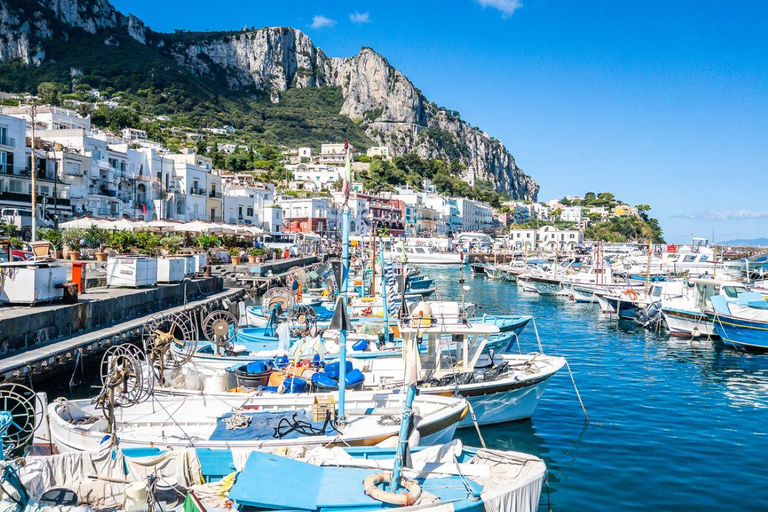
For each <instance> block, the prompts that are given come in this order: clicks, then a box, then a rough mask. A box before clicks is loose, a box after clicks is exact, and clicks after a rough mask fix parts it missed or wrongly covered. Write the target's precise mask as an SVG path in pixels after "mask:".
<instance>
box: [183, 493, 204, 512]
mask: <svg viewBox="0 0 768 512" xmlns="http://www.w3.org/2000/svg"><path fill="white" fill-rule="evenodd" d="M183 507H184V512H206V511H205V507H204V506H203V504H202V503H201V502H200V499H198V497H197V496H195V494H194V493H193V492H191V491H190V493H189V494H187V497H186V498H185V499H184V505H183Z"/></svg>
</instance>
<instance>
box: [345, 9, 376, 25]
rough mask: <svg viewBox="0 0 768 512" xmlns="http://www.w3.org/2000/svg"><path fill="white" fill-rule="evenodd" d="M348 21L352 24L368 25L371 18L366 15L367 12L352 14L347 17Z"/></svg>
mask: <svg viewBox="0 0 768 512" xmlns="http://www.w3.org/2000/svg"><path fill="white" fill-rule="evenodd" d="M349 21H351V22H352V23H370V21H371V17H370V16H369V15H368V13H367V12H362V13H360V12H357V11H355V12H353V13H352V14H350V15H349Z"/></svg>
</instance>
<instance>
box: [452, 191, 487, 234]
mask: <svg viewBox="0 0 768 512" xmlns="http://www.w3.org/2000/svg"><path fill="white" fill-rule="evenodd" d="M456 203H457V204H458V207H459V213H461V222H462V230H463V231H483V230H486V229H492V228H493V208H491V206H490V205H489V204H488V203H484V202H482V201H475V200H473V199H466V198H463V197H462V198H459V199H457V200H456Z"/></svg>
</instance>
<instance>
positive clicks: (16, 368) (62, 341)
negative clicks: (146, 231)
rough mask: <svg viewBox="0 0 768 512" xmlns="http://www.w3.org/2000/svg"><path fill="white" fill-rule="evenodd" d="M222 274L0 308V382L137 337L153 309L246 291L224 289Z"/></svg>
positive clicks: (191, 305) (211, 301)
mask: <svg viewBox="0 0 768 512" xmlns="http://www.w3.org/2000/svg"><path fill="white" fill-rule="evenodd" d="M222 290H223V287H222V280H221V279H220V278H216V277H212V278H200V279H192V280H189V281H185V282H182V283H176V284H169V285H159V286H157V287H153V288H146V289H124V288H113V289H107V288H96V289H92V290H88V292H87V293H85V294H84V295H81V296H80V301H79V302H78V303H77V304H53V305H48V306H38V307H4V308H0V350H1V351H2V352H0V357H2V359H0V382H2V381H8V380H20V379H23V378H27V375H28V374H32V375H37V374H41V373H46V372H49V371H51V370H53V369H56V368H58V367H62V366H64V365H67V364H70V363H72V362H74V359H75V357H76V356H77V351H78V350H80V351H81V354H80V355H83V356H87V355H91V354H95V353H98V352H99V351H101V350H104V349H106V348H108V347H109V346H111V345H114V344H119V343H123V342H127V341H131V340H134V339H137V338H138V337H140V336H141V328H142V326H143V324H144V323H145V322H146V320H148V319H149V317H150V316H151V315H152V314H155V313H157V312H160V311H163V312H166V313H167V312H173V311H176V310H178V311H181V310H182V309H197V308H200V307H204V306H205V307H208V308H211V307H220V305H221V303H222V301H223V300H229V301H233V300H238V299H239V298H241V297H242V296H243V295H244V292H243V290H241V289H233V290H228V291H222Z"/></svg>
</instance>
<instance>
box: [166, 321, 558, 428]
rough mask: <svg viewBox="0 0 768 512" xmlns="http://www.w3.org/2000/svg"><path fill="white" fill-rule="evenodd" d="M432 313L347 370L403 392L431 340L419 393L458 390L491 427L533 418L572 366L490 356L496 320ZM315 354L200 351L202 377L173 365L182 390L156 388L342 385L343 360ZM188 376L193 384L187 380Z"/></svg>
mask: <svg viewBox="0 0 768 512" xmlns="http://www.w3.org/2000/svg"><path fill="white" fill-rule="evenodd" d="M432 318H433V317H432V316H430V315H427V316H425V317H418V319H416V320H415V321H416V322H419V323H420V322H429V326H428V327H427V326H426V324H425V327H414V326H412V325H409V326H400V327H399V334H400V336H401V337H402V339H403V347H405V348H404V349H403V350H399V349H398V350H384V351H380V350H372V351H354V350H353V351H350V352H349V353H348V354H347V356H346V357H347V360H348V361H349V363H348V367H347V374H348V375H349V374H351V372H352V371H356V372H358V374H359V375H360V379H359V381H358V384H359V387H360V388H361V389H363V390H385V389H390V390H397V389H399V388H401V387H402V386H403V385H404V384H405V380H406V377H407V371H406V369H407V368H408V367H409V366H408V365H409V364H410V363H409V361H411V360H412V359H413V353H412V351H413V350H416V348H413V347H417V346H418V345H422V346H425V347H427V350H426V351H424V350H421V351H420V352H419V355H418V361H419V367H420V368H421V373H420V382H419V388H420V392H421V395H420V396H422V397H425V396H433V395H434V396H454V395H457V394H458V395H459V396H462V397H464V398H466V399H467V400H468V401H469V403H470V404H471V405H472V408H473V409H474V412H475V419H476V421H477V423H478V424H480V425H487V424H493V423H503V422H507V421H517V420H522V419H526V418H529V417H530V416H531V415H532V414H533V411H534V410H535V408H536V406H537V405H538V402H539V399H540V398H541V396H542V394H543V392H544V390H545V388H546V386H547V384H548V381H549V379H550V378H551V377H552V376H553V375H554V374H555V373H556V372H557V371H558V370H559V369H560V368H561V367H562V366H563V365H564V364H565V359H564V358H562V357H554V356H549V355H546V354H542V353H532V354H489V353H488V351H487V350H486V346H487V343H489V340H491V339H492V337H493V336H497V335H499V328H498V327H497V326H495V325H492V324H487V323H486V324H483V323H470V324H466V323H463V322H460V321H457V320H455V319H454V320H453V321H447V320H443V321H442V322H440V323H432ZM329 343H330V345H329ZM307 347H308V348H310V349H312V350H320V351H324V350H330V351H331V352H332V353H333V354H336V353H338V347H333V346H332V340H329V342H327V343H325V344H323V345H320V346H318V345H316V344H314V343H309V344H308V345H307ZM408 347H411V348H410V349H409V348H408ZM314 354H317V352H312V351H310V352H308V353H307V355H306V356H305V357H298V356H296V355H294V356H292V360H293V361H294V362H293V364H291V365H289V366H287V367H284V368H280V369H276V368H275V369H272V370H270V368H272V367H270V365H269V364H266V363H264V362H263V361H262V363H261V364H254V365H253V366H252V367H251V368H253V369H252V370H249V363H248V360H247V358H246V359H245V360H244V359H243V358H242V357H236V356H235V357H232V356H230V357H227V356H215V355H208V356H207V357H194V358H192V359H191V360H190V361H189V365H188V369H189V371H190V372H191V373H192V374H199V376H194V377H192V378H191V379H190V378H189V377H187V379H186V380H185V378H183V377H182V378H179V377H178V375H179V370H172V371H171V372H169V374H168V375H167V379H165V380H166V382H169V383H178V384H174V385H175V386H176V388H169V387H165V388H163V387H160V386H158V385H155V393H156V394H176V395H187V396H193V395H197V394H200V393H205V394H213V395H215V396H220V397H232V396H233V395H238V394H240V395H242V394H243V393H245V394H248V393H251V392H259V393H262V394H265V395H266V394H269V393H275V392H276V390H277V389H278V388H279V387H280V386H283V389H284V388H285V386H284V385H283V382H284V380H285V379H286V378H288V379H291V378H293V377H297V378H299V379H300V380H301V381H302V382H306V383H307V388H306V390H307V391H309V392H310V394H311V393H312V392H317V390H318V389H320V390H323V391H327V390H328V387H329V386H330V387H333V386H338V382H340V379H339V375H338V363H334V364H335V366H334V367H333V368H334V372H335V373H334V374H331V372H330V368H331V365H330V364H327V365H326V366H325V368H323V366H322V365H321V364H320V362H319V361H320V359H317V357H322V356H321V355H320V354H317V355H314ZM325 355H326V356H327V355H328V354H327V353H326V354H325ZM313 361H315V363H313ZM256 368H258V369H256ZM249 371H251V372H254V375H255V374H257V375H258V378H259V379H261V380H260V382H262V383H263V385H262V386H258V385H256V384H255V383H253V381H252V384H251V385H252V386H254V387H247V386H244V385H243V381H245V380H247V379H248V377H249V373H248V372H249ZM181 372H182V373H183V370H182V371H181ZM329 376H330V377H329ZM334 379H335V381H334ZM348 380H349V379H347V381H348ZM188 381H191V382H193V383H194V384H193V385H192V386H188V385H187V384H186V382H188ZM185 386H187V388H186V389H184V387H185ZM231 390H234V391H231ZM302 391H304V390H302ZM471 425H472V418H470V417H468V418H465V419H464V421H463V422H462V423H461V425H460V426H461V427H468V426H471Z"/></svg>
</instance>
